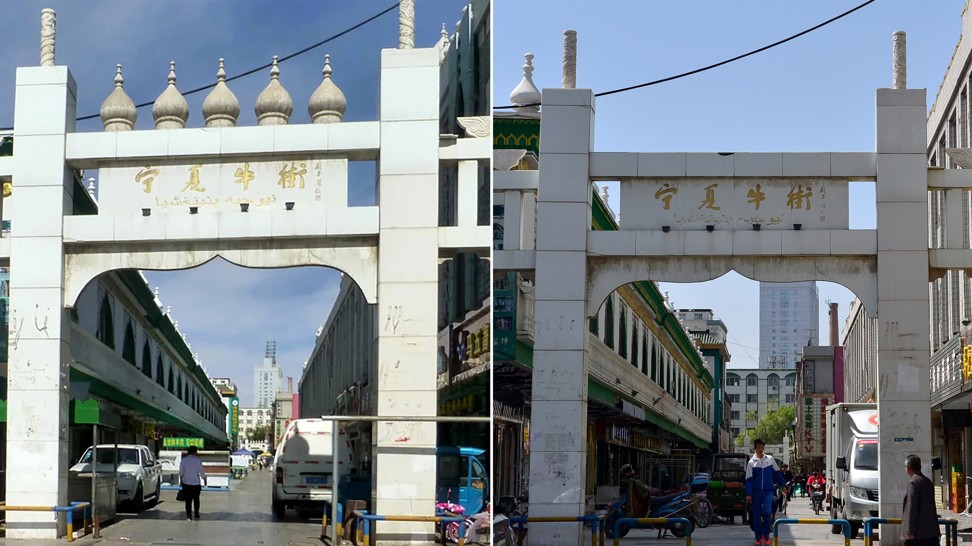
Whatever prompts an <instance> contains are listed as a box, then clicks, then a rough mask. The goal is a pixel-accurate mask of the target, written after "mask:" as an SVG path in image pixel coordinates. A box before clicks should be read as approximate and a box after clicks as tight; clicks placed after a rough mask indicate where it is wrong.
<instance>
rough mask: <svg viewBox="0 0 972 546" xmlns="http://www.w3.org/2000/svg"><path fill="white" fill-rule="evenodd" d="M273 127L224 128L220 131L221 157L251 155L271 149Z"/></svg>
mask: <svg viewBox="0 0 972 546" xmlns="http://www.w3.org/2000/svg"><path fill="white" fill-rule="evenodd" d="M274 129H275V127H274V126H273V125H264V126H263V127H260V126H256V127H225V128H222V129H220V140H219V152H220V154H222V155H237V154H253V153H260V152H265V151H266V150H272V149H273V139H274Z"/></svg>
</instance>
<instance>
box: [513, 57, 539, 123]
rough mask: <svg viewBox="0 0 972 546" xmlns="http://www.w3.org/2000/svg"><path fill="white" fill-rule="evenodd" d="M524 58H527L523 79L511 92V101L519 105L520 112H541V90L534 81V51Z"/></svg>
mask: <svg viewBox="0 0 972 546" xmlns="http://www.w3.org/2000/svg"><path fill="white" fill-rule="evenodd" d="M523 58H524V59H526V63H524V64H523V79H521V80H520V83H518V84H517V85H516V87H514V88H513V91H512V92H511V93H510V102H512V103H513V104H514V105H516V106H518V107H519V108H517V109H516V110H517V111H518V112H521V113H526V112H539V111H540V90H539V89H537V86H536V85H535V84H534V83H533V53H527V54H525V55H523ZM526 105H533V106H526Z"/></svg>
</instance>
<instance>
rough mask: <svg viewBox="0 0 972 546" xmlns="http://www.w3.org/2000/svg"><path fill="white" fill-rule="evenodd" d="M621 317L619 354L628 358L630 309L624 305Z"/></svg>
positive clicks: (619, 324) (619, 323)
mask: <svg viewBox="0 0 972 546" xmlns="http://www.w3.org/2000/svg"><path fill="white" fill-rule="evenodd" d="M619 311H620V315H621V318H620V319H619V321H618V334H619V336H618V354H619V355H621V358H624V359H627V358H628V310H627V309H625V307H624V306H623V305H622V306H621V309H620V310H619Z"/></svg>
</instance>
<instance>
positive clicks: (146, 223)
mask: <svg viewBox="0 0 972 546" xmlns="http://www.w3.org/2000/svg"><path fill="white" fill-rule="evenodd" d="M109 218H110V219H111V220H112V230H113V231H112V234H113V238H114V240H116V241H165V226H166V223H167V221H166V219H165V217H163V216H162V215H160V214H157V215H155V216H140V215H139V216H136V215H135V214H130V215H125V216H115V217H109Z"/></svg>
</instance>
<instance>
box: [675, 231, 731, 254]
mask: <svg viewBox="0 0 972 546" xmlns="http://www.w3.org/2000/svg"><path fill="white" fill-rule="evenodd" d="M732 233H733V232H732V231H727V230H724V231H718V230H716V231H712V232H708V231H686V232H685V255H686V256H729V255H732ZM662 235H665V234H664V233H663V234H662Z"/></svg>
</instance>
